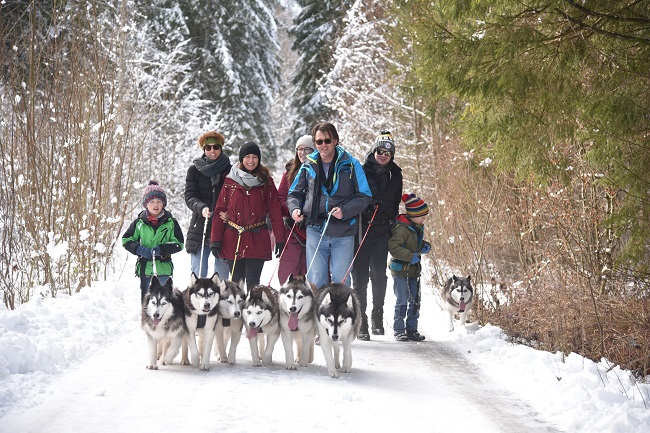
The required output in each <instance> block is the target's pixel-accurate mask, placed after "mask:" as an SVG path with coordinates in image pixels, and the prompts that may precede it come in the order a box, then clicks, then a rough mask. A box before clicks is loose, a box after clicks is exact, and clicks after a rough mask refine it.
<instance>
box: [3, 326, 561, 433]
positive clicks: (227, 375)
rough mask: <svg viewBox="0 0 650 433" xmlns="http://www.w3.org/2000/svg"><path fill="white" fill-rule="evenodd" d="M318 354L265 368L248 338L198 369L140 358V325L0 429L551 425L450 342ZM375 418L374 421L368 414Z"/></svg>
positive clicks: (278, 353) (505, 430)
mask: <svg viewBox="0 0 650 433" xmlns="http://www.w3.org/2000/svg"><path fill="white" fill-rule="evenodd" d="M316 349H317V350H316V356H315V361H314V364H312V365H310V366H309V367H308V368H306V369H304V368H303V369H299V370H298V371H286V370H285V368H284V352H283V350H282V344H281V343H279V344H278V345H276V348H275V352H274V360H275V362H276V364H275V365H274V366H272V367H260V368H254V367H252V364H251V360H250V351H249V350H248V344H247V341H246V339H245V338H242V341H241V343H240V345H239V348H238V354H237V361H238V364H237V365H235V366H229V365H225V364H220V363H218V362H217V361H216V358H215V357H214V356H213V357H212V364H211V370H210V371H209V372H200V371H198V370H197V369H195V368H192V367H184V366H180V365H178V363H177V361H178V358H177V359H176V363H175V364H174V365H172V366H170V367H161V369H160V370H158V371H149V370H146V369H145V368H144V365H145V359H146V344H145V340H144V335H143V333H142V331H141V330H140V329H138V328H137V327H134V329H133V331H132V332H130V333H128V334H127V335H125V336H124V337H123V338H121V339H120V340H119V341H117V342H115V343H114V344H112V345H110V346H107V347H105V348H104V349H103V350H102V351H101V353H98V354H96V355H94V356H93V357H91V358H89V359H88V360H87V361H86V362H84V363H83V364H81V365H80V366H79V367H78V368H77V369H74V370H71V371H69V372H67V373H65V374H62V375H60V377H58V378H57V379H55V381H54V382H53V383H52V384H51V386H50V387H49V389H48V390H47V392H46V393H45V395H43V397H42V401H41V402H40V404H38V405H37V406H34V407H30V408H20V407H18V408H14V410H12V411H10V412H9V413H8V414H7V415H6V416H5V417H3V418H2V420H1V422H0V432H3V433H4V432H7V433H9V432H11V433H16V432H21V433H28V432H35V433H36V432H38V433H70V432H73V431H76V432H127V431H129V432H132V431H137V432H140V433H147V432H158V431H161V430H162V431H181V432H182V431H187V430H188V426H192V430H194V429H196V428H198V429H200V431H207V432H250V431H254V429H255V428H254V425H255V424H256V423H263V431H264V432H265V433H271V432H286V431H288V430H294V429H298V431H301V432H312V431H324V430H327V431H331V430H335V431H336V430H339V429H341V428H344V429H346V430H348V431H367V430H368V429H369V427H370V426H377V427H376V428H375V431H382V432H384V431H397V430H401V431H408V430H410V429H415V430H418V431H422V426H426V430H425V431H429V432H452V431H457V430H459V429H461V430H463V431H480V432H482V433H491V432H494V433H509V432H512V433H521V432H527V433H536V432H554V431H557V430H554V429H553V428H552V427H549V426H548V425H546V424H545V423H543V422H541V421H536V415H535V413H534V411H533V410H532V409H531V408H530V407H528V406H527V405H525V404H522V403H521V402H520V401H518V400H517V399H515V398H513V397H511V396H509V395H508V394H507V392H505V391H503V390H501V389H500V388H499V387H498V386H496V384H495V383H493V382H490V381H489V380H487V379H483V378H481V376H480V374H479V372H478V369H477V368H475V367H473V366H472V365H471V364H470V363H469V362H468V361H467V360H466V359H465V358H464V357H463V356H462V355H461V354H459V353H458V352H457V351H456V350H454V349H453V348H451V345H450V343H447V342H435V341H425V342H423V343H410V342H409V343H398V342H395V341H393V340H392V338H391V337H388V336H385V337H375V338H374V339H373V341H370V342H359V341H357V342H355V343H354V346H353V356H354V362H353V366H352V367H353V370H352V372H351V373H350V374H342V375H341V377H340V379H338V380H336V379H331V378H330V377H329V376H328V375H327V371H326V368H325V363H324V359H323V355H322V351H321V350H320V348H319V347H317V348H316ZM369 423H370V424H369Z"/></svg>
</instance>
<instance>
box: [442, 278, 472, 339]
mask: <svg viewBox="0 0 650 433" xmlns="http://www.w3.org/2000/svg"><path fill="white" fill-rule="evenodd" d="M470 280H471V276H469V275H468V276H467V278H459V277H457V276H456V275H454V276H452V277H451V278H450V279H448V280H447V283H446V284H445V286H444V287H443V288H442V300H443V302H444V303H445V309H446V310H447V311H448V312H449V332H451V331H453V330H454V313H460V326H465V320H466V319H467V311H468V310H469V309H470V308H472V305H473V302H474V288H473V287H472V284H471V283H470Z"/></svg>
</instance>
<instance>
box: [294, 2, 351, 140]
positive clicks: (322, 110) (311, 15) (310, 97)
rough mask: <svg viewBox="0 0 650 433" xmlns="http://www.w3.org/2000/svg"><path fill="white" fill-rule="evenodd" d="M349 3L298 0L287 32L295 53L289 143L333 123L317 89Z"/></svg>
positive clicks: (327, 107)
mask: <svg viewBox="0 0 650 433" xmlns="http://www.w3.org/2000/svg"><path fill="white" fill-rule="evenodd" d="M350 3H351V1H350V0H325V1H323V0H298V4H299V5H300V6H301V7H302V10H301V12H300V13H299V14H298V16H297V17H296V18H294V26H293V27H292V28H291V29H290V30H289V33H290V34H291V35H292V36H293V37H294V38H295V42H294V44H293V49H294V50H295V51H296V52H298V53H299V56H300V57H299V59H298V62H297V65H296V70H295V72H294V78H293V85H294V86H295V87H294V89H293V90H292V92H291V99H292V101H293V102H292V110H293V112H292V116H293V117H294V120H293V127H292V134H293V135H292V136H291V137H290V138H289V139H288V141H289V142H290V143H295V140H296V139H297V138H298V137H299V136H301V135H303V134H306V133H308V132H309V131H310V130H311V127H312V126H313V125H314V124H315V123H316V122H319V121H333V120H334V116H335V113H334V112H332V110H331V108H330V107H329V106H327V105H326V100H325V98H324V96H323V95H322V93H321V91H320V86H321V84H322V83H323V81H324V78H325V76H326V75H327V73H328V72H329V71H330V70H331V69H332V67H333V65H334V59H333V53H334V51H335V49H336V44H337V41H338V39H339V37H340V35H341V31H342V28H343V18H344V17H345V13H346V11H347V9H348V8H349V6H350Z"/></svg>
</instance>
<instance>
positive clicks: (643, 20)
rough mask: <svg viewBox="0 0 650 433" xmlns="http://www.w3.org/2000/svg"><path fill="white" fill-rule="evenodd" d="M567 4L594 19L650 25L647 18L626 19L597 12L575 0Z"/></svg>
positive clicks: (568, 1) (568, 0)
mask: <svg viewBox="0 0 650 433" xmlns="http://www.w3.org/2000/svg"><path fill="white" fill-rule="evenodd" d="M566 2H567V3H569V4H570V5H571V6H573V7H574V8H576V9H578V10H580V11H582V12H584V13H585V14H587V15H590V16H594V17H599V18H606V19H608V20H613V21H631V22H635V23H641V24H650V19H648V18H645V17H639V18H637V17H625V16H620V15H611V14H604V13H601V12H596V11H593V10H591V9H587V8H586V7H585V6H583V5H581V4H578V3H577V2H576V1H575V0H566ZM636 3H638V1H635V2H633V3H631V4H629V5H627V7H626V8H624V9H629V8H630V7H631V6H633V5H635V4H636Z"/></svg>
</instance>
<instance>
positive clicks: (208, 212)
mask: <svg viewBox="0 0 650 433" xmlns="http://www.w3.org/2000/svg"><path fill="white" fill-rule="evenodd" d="M198 142H199V146H200V147H201V150H202V152H203V153H202V155H201V156H200V157H198V158H196V159H195V160H194V161H193V163H192V165H191V166H190V167H189V169H188V171H187V177H186V183H185V203H186V204H187V206H188V208H190V209H191V210H192V218H191V221H190V226H189V228H188V230H187V241H186V242H185V240H184V238H183V233H182V231H181V229H180V226H179V224H178V222H177V221H176V220H175V219H174V218H173V216H172V215H171V213H170V212H169V211H168V210H166V209H165V207H166V204H167V197H166V195H165V192H164V190H163V189H162V188H161V187H160V185H158V183H157V182H155V181H151V182H150V184H149V185H147V187H145V189H144V191H143V195H142V206H143V207H144V210H143V211H141V212H140V214H139V215H138V218H137V219H136V220H135V221H133V223H131V225H130V226H129V228H128V229H127V231H126V232H125V233H124V235H123V237H122V244H123V246H124V247H125V248H126V249H127V250H128V251H129V252H131V253H132V254H135V255H137V256H138V260H137V263H136V275H138V276H139V277H140V281H141V286H140V289H141V295H142V298H144V295H145V293H146V290H147V289H148V287H149V282H150V279H151V277H152V276H153V275H157V276H158V278H160V279H161V282H162V283H164V282H165V281H166V279H167V278H168V277H169V276H171V275H172V273H173V264H172V261H171V258H170V256H171V254H173V253H176V252H178V251H180V250H182V249H183V247H185V249H186V250H187V252H188V253H189V254H190V257H191V268H192V272H193V273H194V274H196V275H197V276H199V277H202V278H204V277H206V276H207V274H208V267H209V261H210V260H209V259H210V254H212V256H213V257H214V260H213V268H214V271H215V272H217V273H218V274H219V276H220V277H221V278H226V279H231V280H233V281H240V280H243V281H244V282H245V284H246V285H247V287H248V288H252V287H253V286H255V285H257V284H259V283H260V276H261V273H262V269H263V266H264V263H265V262H266V261H269V260H271V258H272V255H273V253H274V252H275V255H276V257H279V258H280V262H279V266H278V279H279V281H280V283H281V284H282V283H284V282H286V281H287V279H288V278H289V277H290V275H292V274H293V275H307V279H308V280H309V281H311V282H312V283H314V284H315V285H316V287H318V288H320V287H322V286H324V285H326V284H328V283H330V282H341V283H344V284H347V285H350V280H352V287H353V288H354V289H355V291H356V292H357V293H358V295H359V300H360V303H361V311H362V316H363V317H362V324H361V331H360V333H359V336H358V338H359V339H360V340H366V341H367V340H370V332H372V334H374V335H383V334H384V332H385V330H384V326H383V323H384V318H383V306H384V298H385V294H386V286H387V277H386V265H387V259H388V253H389V252H390V254H391V260H390V265H389V268H390V270H391V275H392V277H393V288H394V292H395V296H396V305H395V309H394V317H393V332H394V337H395V339H396V340H397V341H409V340H413V341H422V340H424V339H425V337H424V336H423V335H421V334H420V333H419V332H418V318H419V303H420V287H419V278H420V273H421V265H420V257H421V255H422V254H426V253H428V252H429V251H430V249H431V246H430V244H429V243H428V242H427V241H425V240H424V219H425V216H426V215H427V214H428V212H429V208H428V206H427V204H426V203H425V202H424V201H423V200H422V199H420V198H418V197H417V196H416V195H415V194H402V170H401V169H400V168H399V166H398V165H397V164H396V163H395V161H394V157H395V151H396V148H395V143H394V141H393V138H392V135H391V134H390V132H388V131H382V132H381V133H380V134H379V136H378V137H377V139H376V140H375V142H374V145H373V148H372V150H371V151H370V152H369V153H368V154H367V156H366V159H365V161H364V163H363V164H361V163H360V162H359V161H358V160H357V159H356V158H354V157H353V156H352V155H351V154H350V153H349V152H347V151H346V150H344V149H343V147H342V146H340V145H339V136H338V132H337V130H336V128H335V127H334V125H332V124H331V123H318V124H316V125H315V126H314V127H313V128H312V130H311V135H304V136H302V137H300V138H299V139H298V141H297V142H296V146H295V154H294V157H293V158H292V159H291V160H290V161H289V162H288V163H287V164H286V166H285V173H284V174H283V176H282V180H281V182H280V185H279V187H278V188H276V186H275V183H274V181H273V178H272V176H271V174H270V171H269V168H268V167H267V166H266V165H264V164H263V163H262V154H261V150H260V148H259V146H258V145H257V144H256V143H253V142H248V143H246V144H244V145H243V146H242V147H241V148H240V150H239V163H237V164H235V165H231V163H230V158H229V157H228V155H226V154H225V153H224V151H223V146H224V143H225V138H224V136H223V135H222V134H220V133H218V132H216V131H210V132H207V133H205V134H203V135H202V136H201V137H199V140H198ZM402 201H403V202H404V205H405V209H406V212H405V213H404V214H400V213H399V205H400V202H402ZM272 240H274V243H275V245H274V246H273V245H272ZM184 242H185V244H184ZM273 247H274V248H273ZM355 255H356V258H355ZM369 282H371V284H372V304H373V305H372V309H371V314H370V319H371V320H370V323H369V322H368V317H367V314H366V309H367V304H368V296H367V292H368V290H367V289H368V283H369Z"/></svg>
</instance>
